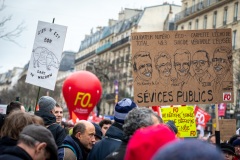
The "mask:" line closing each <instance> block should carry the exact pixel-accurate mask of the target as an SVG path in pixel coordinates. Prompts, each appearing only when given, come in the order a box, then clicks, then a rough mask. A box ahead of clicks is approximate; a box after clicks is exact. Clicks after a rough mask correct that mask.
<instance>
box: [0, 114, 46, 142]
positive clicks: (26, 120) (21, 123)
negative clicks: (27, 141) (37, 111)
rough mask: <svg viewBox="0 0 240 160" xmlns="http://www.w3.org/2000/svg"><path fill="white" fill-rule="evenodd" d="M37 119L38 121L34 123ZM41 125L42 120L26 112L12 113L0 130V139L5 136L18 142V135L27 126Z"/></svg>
mask: <svg viewBox="0 0 240 160" xmlns="http://www.w3.org/2000/svg"><path fill="white" fill-rule="evenodd" d="M36 119H38V121H36ZM33 123H36V124H43V120H42V119H39V118H38V117H37V116H35V115H31V114H30V113H27V112H22V111H14V112H12V113H11V114H9V116H7V118H6V119H5V122H4V124H3V126H2V129H1V137H4V136H7V137H9V138H11V139H14V140H18V138H19V133H20V132H21V131H22V129H23V128H24V127H25V126H27V125H29V124H33Z"/></svg>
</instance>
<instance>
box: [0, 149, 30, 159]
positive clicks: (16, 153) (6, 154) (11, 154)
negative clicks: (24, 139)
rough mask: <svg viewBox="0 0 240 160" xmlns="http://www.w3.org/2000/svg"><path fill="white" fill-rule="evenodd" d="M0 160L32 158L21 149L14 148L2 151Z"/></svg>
mask: <svg viewBox="0 0 240 160" xmlns="http://www.w3.org/2000/svg"><path fill="white" fill-rule="evenodd" d="M0 160H32V157H30V155H29V154H28V153H27V152H26V151H25V150H23V149H22V148H21V147H18V146H14V147H11V148H8V149H6V150H4V151H3V153H2V154H1V155H0Z"/></svg>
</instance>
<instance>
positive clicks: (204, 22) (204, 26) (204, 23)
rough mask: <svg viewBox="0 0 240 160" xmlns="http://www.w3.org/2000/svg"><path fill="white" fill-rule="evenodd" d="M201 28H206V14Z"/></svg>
mask: <svg viewBox="0 0 240 160" xmlns="http://www.w3.org/2000/svg"><path fill="white" fill-rule="evenodd" d="M203 29H207V16H204V20H203Z"/></svg>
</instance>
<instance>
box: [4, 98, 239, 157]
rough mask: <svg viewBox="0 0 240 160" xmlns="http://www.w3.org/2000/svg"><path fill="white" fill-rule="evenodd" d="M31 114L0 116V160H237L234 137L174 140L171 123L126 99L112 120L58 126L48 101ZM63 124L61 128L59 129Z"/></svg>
mask: <svg viewBox="0 0 240 160" xmlns="http://www.w3.org/2000/svg"><path fill="white" fill-rule="evenodd" d="M38 106H39V109H38V111H36V112H35V113H30V112H26V111H25V110H24V106H23V105H22V104H21V103H20V102H17V101H12V102H10V103H9V104H8V106H7V112H6V114H5V115H4V114H1V132H0V136H1V139H0V160H46V159H49V160H167V159H169V160H190V159H194V160H224V159H226V160H237V159H240V135H238V134H236V135H232V137H231V138H230V139H229V140H228V141H221V143H220V144H217V143H216V137H215V135H214V133H212V134H211V135H210V134H209V135H208V136H204V137H200V136H196V137H192V138H179V137H178V132H179V131H178V128H177V127H176V125H175V123H174V121H171V120H170V121H167V122H165V123H164V121H163V119H162V117H160V115H159V114H158V113H157V112H155V111H154V110H153V109H152V108H151V107H138V106H137V104H136V103H135V102H134V101H132V100H131V99H129V98H124V99H122V100H120V101H119V102H118V103H116V105H115V112H114V120H109V119H102V120H101V121H100V122H99V123H95V122H91V121H89V120H79V121H78V122H76V123H75V124H71V125H70V124H68V123H66V122H62V115H63V114H62V113H63V111H62V108H61V107H60V106H59V105H58V104H57V102H56V101H55V100H54V99H53V98H52V97H50V96H42V97H40V98H39V100H38ZM63 123H65V124H63Z"/></svg>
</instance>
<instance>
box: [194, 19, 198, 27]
mask: <svg viewBox="0 0 240 160" xmlns="http://www.w3.org/2000/svg"><path fill="white" fill-rule="evenodd" d="M195 29H198V19H196V22H195Z"/></svg>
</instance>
